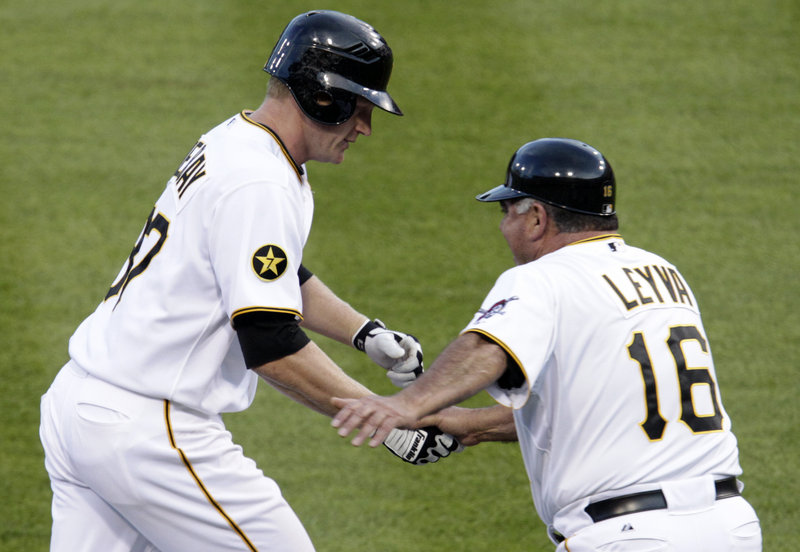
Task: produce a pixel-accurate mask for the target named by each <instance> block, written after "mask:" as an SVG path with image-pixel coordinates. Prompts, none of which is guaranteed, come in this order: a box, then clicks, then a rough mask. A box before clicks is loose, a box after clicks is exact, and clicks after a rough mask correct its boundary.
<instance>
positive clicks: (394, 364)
mask: <svg viewBox="0 0 800 552" xmlns="http://www.w3.org/2000/svg"><path fill="white" fill-rule="evenodd" d="M300 291H301V293H302V295H303V323H302V327H303V328H307V329H309V330H311V331H313V332H316V333H318V334H320V335H324V336H325V337H329V338H331V339H334V340H336V341H339V342H340V343H343V344H345V345H350V346H352V347H355V348H356V349H358V350H360V351H363V352H365V353H366V354H367V356H369V358H370V359H372V361H373V362H375V363H376V364H378V365H379V366H381V367H382V368H384V369H385V370H387V376H388V377H389V379H390V380H392V383H394V384H395V385H396V386H398V387H404V386H406V385H408V384H409V383H411V382H412V381H414V379H415V378H416V377H417V376H418V375H419V374H421V373H422V347H421V346H420V344H419V341H417V339H416V338H415V337H414V336H412V335H408V334H405V333H402V332H398V331H395V330H390V329H388V328H386V326H385V325H384V324H383V323H382V322H381V321H380V320H374V321H372V320H369V319H368V318H367V317H366V316H364V315H363V314H361V313H359V312H358V311H356V310H355V309H354V308H353V307H351V306H350V305H349V304H348V303H347V302H345V301H343V300H342V299H340V298H339V297H338V296H337V295H336V294H335V293H334V292H333V291H332V290H331V289H330V288H328V287H327V286H326V285H325V284H324V283H323V282H322V280H320V279H319V278H318V277H316V276H311V277H310V278H309V279H308V280H306V281H305V282H304V283H303V285H302V286H301V287H300Z"/></svg>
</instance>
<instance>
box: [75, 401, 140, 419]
mask: <svg viewBox="0 0 800 552" xmlns="http://www.w3.org/2000/svg"><path fill="white" fill-rule="evenodd" d="M75 410H76V411H77V413H78V416H80V417H81V419H82V420H84V421H86V422H92V423H95V424H118V423H122V422H127V421H128V420H130V417H128V415H127V414H125V413H124V412H121V411H119V410H116V409H114V408H111V407H110V406H105V405H100V404H92V403H85V402H82V403H78V404H77V406H76V407H75Z"/></svg>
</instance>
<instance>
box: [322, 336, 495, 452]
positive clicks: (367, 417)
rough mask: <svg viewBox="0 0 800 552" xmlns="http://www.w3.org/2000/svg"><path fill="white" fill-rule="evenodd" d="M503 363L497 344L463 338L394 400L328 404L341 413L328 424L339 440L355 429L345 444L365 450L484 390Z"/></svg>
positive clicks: (481, 339) (340, 399) (360, 400)
mask: <svg viewBox="0 0 800 552" xmlns="http://www.w3.org/2000/svg"><path fill="white" fill-rule="evenodd" d="M506 362H507V357H506V353H505V352H504V351H503V349H501V348H500V347H499V346H498V345H496V344H495V343H492V342H490V341H486V340H485V339H483V338H482V337H480V336H479V335H477V334H475V333H471V332H468V333H465V334H463V335H461V336H459V337H458V338H456V339H455V340H454V341H453V342H452V343H451V344H450V345H448V346H447V348H446V349H445V350H444V351H443V352H442V354H441V355H439V357H438V358H437V359H436V361H435V362H434V363H433V365H432V366H431V368H430V369H429V370H428V371H427V372H425V373H424V374H423V375H422V376H420V377H419V378H418V379H417V381H416V382H414V383H413V384H412V385H409V386H408V387H406V388H405V389H403V390H402V391H400V392H399V393H397V394H396V395H392V396H391V397H377V396H366V397H362V398H360V399H344V398H336V399H334V400H333V404H334V406H336V407H338V408H341V410H339V413H338V414H336V416H335V417H334V419H333V422H332V425H333V426H334V427H336V428H338V433H339V435H341V436H342V437H345V436H347V435H349V434H350V433H351V432H352V431H353V430H356V429H358V430H360V431H359V432H358V434H357V435H356V436H355V437H354V438H353V439H352V441H351V442H352V444H353V445H355V446H359V445H361V444H362V443H364V442H365V441H367V440H368V439H369V444H370V446H372V447H375V446H378V445H379V444H380V443H382V442H383V440H384V439H385V438H386V437H387V436H388V435H389V433H390V432H391V431H392V430H393V429H395V428H398V427H416V426H417V424H419V423H420V420H422V419H423V418H424V417H425V416H428V415H430V414H434V413H436V412H439V411H440V410H441V409H443V408H445V407H448V406H451V405H454V404H457V403H459V402H461V401H463V400H465V399H467V398H469V397H471V396H473V395H475V394H476V393H478V392H479V391H481V390H483V389H485V388H486V387H488V386H489V385H490V384H491V383H493V382H494V381H496V380H497V379H498V378H499V377H500V376H501V375H502V374H503V372H504V371H505V369H506ZM493 412H498V411H493ZM504 416H505V415H504ZM504 419H506V420H507V418H504ZM506 434H507V431H506Z"/></svg>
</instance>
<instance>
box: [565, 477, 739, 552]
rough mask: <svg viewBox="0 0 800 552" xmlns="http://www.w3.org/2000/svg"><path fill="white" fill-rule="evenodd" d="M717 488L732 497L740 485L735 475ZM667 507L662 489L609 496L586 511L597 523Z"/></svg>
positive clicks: (718, 494) (720, 495) (718, 495)
mask: <svg viewBox="0 0 800 552" xmlns="http://www.w3.org/2000/svg"><path fill="white" fill-rule="evenodd" d="M714 488H715V489H716V499H717V500H721V499H723V498H731V497H734V496H739V485H738V484H737V483H736V478H735V477H728V478H726V479H720V480H718V481H715V482H714ZM666 507H667V499H666V498H665V497H664V493H663V492H661V491H660V490H655V491H645V492H643V493H634V494H629V495H624V496H617V497H614V498H607V499H606V500H600V501H598V502H593V503H591V504H589V505H588V506H587V507H586V508H585V511H586V513H587V514H589V517H591V518H592V521H594V522H595V523H597V522H598V521H603V520H606V519H611V518H614V517H617V516H624V515H627V514H638V513H639V512H647V511H649V510H661V509H663V508H666ZM550 536H551V537H552V538H553V539H554V540H555V541H556V542H557V543H560V542H564V540H566V539H565V538H564V536H563V535H562V534H561V533H559V532H558V531H556V530H555V529H551V530H550Z"/></svg>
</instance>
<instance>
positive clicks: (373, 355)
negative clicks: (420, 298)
mask: <svg viewBox="0 0 800 552" xmlns="http://www.w3.org/2000/svg"><path fill="white" fill-rule="evenodd" d="M353 346H354V347H355V348H356V349H358V350H359V351H364V352H365V353H367V356H368V357H369V358H370V359H372V361H373V362H374V363H375V364H377V365H378V366H381V367H383V368H384V369H386V370H388V372H387V373H386V375H387V376H388V377H389V379H390V380H392V383H394V384H395V385H396V386H397V387H405V386H406V385H408V384H410V383H411V382H413V381H414V380H415V379H416V378H417V376H419V375H420V374H422V346H421V345H420V344H419V341H417V338H416V337H414V336H413V335H408V334H404V333H402V332H396V331H393V330H389V329H387V328H386V325H385V324H384V323H383V322H381V321H380V320H374V321H372V320H368V321H367V322H365V323H364V325H363V326H361V329H359V330H358V332H356V335H355V336H353Z"/></svg>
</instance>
